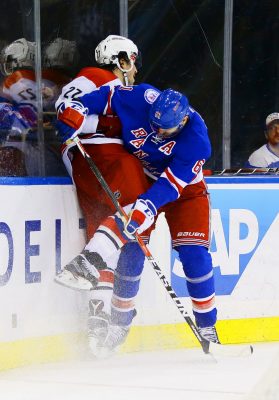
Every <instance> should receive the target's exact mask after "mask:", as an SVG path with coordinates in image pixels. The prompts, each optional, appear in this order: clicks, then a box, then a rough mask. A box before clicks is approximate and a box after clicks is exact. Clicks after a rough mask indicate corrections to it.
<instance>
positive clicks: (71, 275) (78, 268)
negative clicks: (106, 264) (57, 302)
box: [54, 253, 100, 290]
mask: <svg viewBox="0 0 279 400" xmlns="http://www.w3.org/2000/svg"><path fill="white" fill-rule="evenodd" d="M99 277H100V273H99V271H98V270H97V268H96V267H95V266H94V265H92V264H91V263H90V262H89V261H88V260H87V258H86V257H85V255H84V254H83V253H81V254H79V255H78V256H76V257H75V258H74V259H73V260H72V261H71V262H69V264H67V265H66V266H65V267H64V269H63V270H62V271H61V272H60V273H59V274H58V275H56V276H55V278H54V280H55V282H57V283H59V284H60V285H63V286H67V287H69V288H71V289H76V290H92V289H94V288H95V287H96V286H97V284H98V279H99Z"/></svg>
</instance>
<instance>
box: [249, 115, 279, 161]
mask: <svg viewBox="0 0 279 400" xmlns="http://www.w3.org/2000/svg"><path fill="white" fill-rule="evenodd" d="M265 125H266V129H265V137H266V139H267V143H266V144H264V145H263V146H262V147H260V148H259V149H257V150H256V151H254V152H253V153H252V154H251V155H250V157H249V159H248V161H247V163H246V164H245V167H247V168H254V167H256V168H279V113H278V112H274V113H272V114H269V115H268V116H267V118H266V121H265Z"/></svg>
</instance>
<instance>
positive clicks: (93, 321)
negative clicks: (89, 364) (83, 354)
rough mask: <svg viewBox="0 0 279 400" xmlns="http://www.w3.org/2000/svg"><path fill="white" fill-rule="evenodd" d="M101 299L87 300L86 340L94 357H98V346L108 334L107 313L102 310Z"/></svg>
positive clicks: (102, 303) (108, 317)
mask: <svg viewBox="0 0 279 400" xmlns="http://www.w3.org/2000/svg"><path fill="white" fill-rule="evenodd" d="M103 308H104V302H103V301H102V300H95V299H94V300H90V301H89V317H88V340H89V347H90V350H91V352H92V354H93V355H94V356H95V357H99V351H100V347H101V346H102V345H103V343H104V340H105V338H106V336H107V334H108V327H109V319H110V316H109V314H107V313H105V312H104V311H103Z"/></svg>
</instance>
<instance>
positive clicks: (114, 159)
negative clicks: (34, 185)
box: [56, 35, 148, 352]
mask: <svg viewBox="0 0 279 400" xmlns="http://www.w3.org/2000/svg"><path fill="white" fill-rule="evenodd" d="M95 60H96V62H97V64H98V67H86V68H83V69H82V70H81V71H80V72H79V73H78V75H77V77H76V78H75V79H74V80H73V81H71V82H70V83H69V84H68V85H66V86H65V87H64V88H63V90H62V93H61V95H60V97H59V99H58V100H57V103H56V107H57V109H58V112H60V111H61V109H63V108H65V107H67V106H68V104H70V103H71V102H73V101H74V102H75V99H76V98H77V97H80V96H82V95H85V94H87V93H90V92H92V91H94V90H96V89H98V88H99V87H101V86H105V87H109V88H112V87H115V86H119V85H132V84H134V82H135V76H136V74H137V67H138V62H139V50H138V48H137V46H136V45H135V43H133V42H132V41H131V40H130V39H128V38H125V37H123V36H118V35H109V36H108V37H107V38H105V39H104V40H102V41H101V42H100V43H99V44H98V46H97V47H96V49H95ZM108 114H109V113H108ZM79 136H80V139H81V142H82V143H83V145H84V147H85V149H86V151H87V153H88V154H90V156H92V158H93V159H94V162H95V163H96V165H97V166H98V168H99V169H100V171H101V172H102V174H103V176H104V177H105V179H106V181H107V182H108V183H109V185H110V187H111V188H112V190H113V192H115V193H117V196H118V199H119V202H120V203H121V205H123V206H125V205H127V204H130V203H133V202H134V201H135V199H136V198H137V196H138V195H139V194H140V193H142V192H144V191H145V190H146V189H147V188H148V182H147V179H146V177H145V175H144V172H143V168H142V165H141V163H140V162H139V161H138V160H137V159H136V158H135V157H134V156H132V155H131V154H129V153H128V152H127V151H126V150H125V149H124V146H123V143H122V139H121V124H120V122H119V119H118V118H117V117H116V116H113V115H112V114H110V115H106V116H98V115H93V114H92V115H90V116H88V117H87V119H86V121H85V124H84V125H83V127H82V130H81V133H80V135H79ZM62 154H63V161H64V163H65V165H66V167H67V170H68V172H69V174H70V175H71V176H72V177H73V180H74V182H75V185H76V189H77V195H78V200H79V204H80V206H81V209H82V212H83V215H84V218H85V222H86V233H87V238H88V240H89V239H90V238H91V237H92V235H93V234H94V233H95V231H96V228H97V227H98V225H99V224H100V223H101V221H102V220H103V219H105V218H106V217H107V216H108V215H110V214H111V213H113V212H114V208H113V205H112V203H111V202H110V200H109V199H108V198H107V196H106V194H105V193H104V191H103V189H102V188H101V187H100V184H99V183H98V181H97V180H96V178H95V177H94V176H93V175H92V171H91V170H90V168H88V165H87V163H86V162H85V160H84V158H83V157H82V155H81V154H80V152H79V150H78V149H77V148H76V146H75V143H73V142H64V144H63V146H62ZM133 247H134V243H131V244H130V245H129V246H127V250H126V252H124V253H123V257H122V258H121V260H120V267H119V268H120V269H121V265H122V266H123V265H124V264H125V262H126V261H125V259H126V258H127V257H130V254H131V253H133ZM88 254H89V252H86V251H85V252H84V251H83V252H81V254H79V255H78V256H77V257H75V258H74V260H72V263H74V264H75V265H79V264H82V263H86V264H88V265H91V263H93V262H94V261H95V260H90V259H89V257H88ZM142 258H143V257H142V255H141V254H139V257H137V261H136V262H137V263H140V262H142ZM69 261H70V260H69ZM117 261H118V257H113V259H112V260H111V262H110V263H109V264H108V266H107V268H105V267H104V268H101V270H100V279H99V282H98V286H97V288H96V290H95V291H93V292H92V294H91V300H90V302H89V321H88V324H89V343H90V346H91V349H92V351H93V352H94V349H95V347H96V345H97V344H98V343H99V341H100V340H102V339H103V338H104V337H105V336H106V333H107V329H108V322H109V319H110V314H111V297H112V290H113V285H114V282H116V283H117V285H118V284H119V285H121V284H122V281H123V279H124V278H125V277H124V276H123V273H122V272H121V271H120V272H119V271H118V272H119V273H118V274H117V277H115V275H114V269H115V268H116V264H117ZM122 271H123V267H122ZM123 304H124V303H123ZM132 313H135V310H134V307H133V306H132Z"/></svg>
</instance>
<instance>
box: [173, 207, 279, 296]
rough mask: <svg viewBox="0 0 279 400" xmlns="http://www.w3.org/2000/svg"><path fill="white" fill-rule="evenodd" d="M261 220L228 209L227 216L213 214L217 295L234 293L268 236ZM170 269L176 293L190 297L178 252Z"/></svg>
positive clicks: (248, 212) (212, 225)
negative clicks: (260, 245)
mask: <svg viewBox="0 0 279 400" xmlns="http://www.w3.org/2000/svg"><path fill="white" fill-rule="evenodd" d="M258 218H259V215H258V216H257V215H256V214H255V213H254V212H253V211H251V210H248V209H229V210H228V212H227V213H224V212H223V213H222V212H221V210H220V209H213V210H212V220H211V247H210V253H211V256H212V263H213V267H214V277H215V287H216V290H215V291H216V294H217V295H229V294H231V293H232V292H233V290H234V288H235V286H236V284H237V283H238V281H239V280H240V279H241V275H242V273H243V272H244V271H245V269H246V267H247V265H248V264H249V261H250V260H251V258H252V257H253V255H254V253H255V251H256V249H257V248H258V247H259V244H260V243H261V242H262V240H263V238H264V237H266V236H267V235H268V229H267V230H266V228H267V227H266V225H263V224H261V225H260V224H259V221H258ZM278 221H279V218H278ZM271 222H272V221H271ZM275 222H276V221H275V220H274V223H275ZM171 266H172V267H171V283H172V287H173V289H174V290H175V292H176V293H177V295H178V296H187V295H188V292H187V289H186V282H185V274H184V272H183V268H182V264H181V262H180V260H179V256H178V253H177V252H176V251H173V252H172V256H171Z"/></svg>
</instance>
